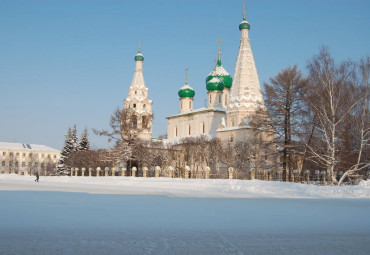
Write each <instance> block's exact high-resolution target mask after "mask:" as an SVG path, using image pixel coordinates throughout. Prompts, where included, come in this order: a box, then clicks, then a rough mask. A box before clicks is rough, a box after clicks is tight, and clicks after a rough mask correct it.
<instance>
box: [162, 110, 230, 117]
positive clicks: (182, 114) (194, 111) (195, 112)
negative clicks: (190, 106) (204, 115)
mask: <svg viewBox="0 0 370 255" xmlns="http://www.w3.org/2000/svg"><path fill="white" fill-rule="evenodd" d="M225 111H226V110H225V108H222V107H212V108H207V107H202V108H199V109H196V110H193V111H189V112H184V113H180V114H176V115H171V116H168V117H167V119H170V118H174V117H180V116H185V115H193V114H197V113H201V112H225Z"/></svg>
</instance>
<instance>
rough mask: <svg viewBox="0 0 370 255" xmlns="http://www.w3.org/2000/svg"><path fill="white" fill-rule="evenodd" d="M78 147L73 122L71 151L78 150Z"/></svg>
mask: <svg viewBox="0 0 370 255" xmlns="http://www.w3.org/2000/svg"><path fill="white" fill-rule="evenodd" d="M78 147H79V144H78V138H77V128H76V124H75V125H74V127H73V129H72V132H71V151H78Z"/></svg>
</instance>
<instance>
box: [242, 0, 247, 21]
mask: <svg viewBox="0 0 370 255" xmlns="http://www.w3.org/2000/svg"><path fill="white" fill-rule="evenodd" d="M243 20H247V18H246V16H245V2H243Z"/></svg>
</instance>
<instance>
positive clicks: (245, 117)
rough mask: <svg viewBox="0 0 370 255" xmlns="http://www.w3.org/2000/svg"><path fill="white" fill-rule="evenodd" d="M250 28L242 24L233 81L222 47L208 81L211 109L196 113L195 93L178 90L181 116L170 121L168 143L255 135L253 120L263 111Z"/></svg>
mask: <svg viewBox="0 0 370 255" xmlns="http://www.w3.org/2000/svg"><path fill="white" fill-rule="evenodd" d="M249 29H250V24H249V23H248V22H247V21H246V17H245V11H244V13H243V21H242V22H241V23H240V24H239V30H240V32H241V40H240V46H239V52H238V57H237V61H236V65H235V72H234V79H232V78H231V76H230V74H229V73H228V72H227V71H226V70H225V69H224V68H223V66H222V63H221V52H220V47H219V51H218V61H217V64H216V66H215V68H214V70H213V71H212V72H211V73H210V74H209V75H208V76H207V78H206V88H207V90H208V107H204V108H200V109H196V110H193V101H194V95H195V91H194V90H193V89H192V88H191V87H190V86H189V84H188V82H187V78H186V81H185V85H184V86H183V87H182V88H181V89H180V90H179V92H178V95H179V97H180V113H179V114H176V115H172V116H169V117H167V119H168V122H167V124H168V127H167V128H168V130H167V136H168V139H169V140H175V139H179V138H183V137H189V136H198V135H202V134H204V135H208V136H211V137H218V138H220V139H221V141H231V142H233V141H237V140H241V141H248V140H250V138H251V136H253V132H252V130H251V128H250V126H249V125H248V123H249V120H250V117H251V116H252V115H253V114H255V113H256V111H257V110H258V109H259V108H260V107H262V108H263V107H264V103H263V97H262V93H261V88H260V83H259V79H258V74H257V69H256V66H255V62H254V58H253V54H252V49H251V45H250V42H249Z"/></svg>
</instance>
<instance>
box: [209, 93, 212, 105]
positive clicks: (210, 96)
mask: <svg viewBox="0 0 370 255" xmlns="http://www.w3.org/2000/svg"><path fill="white" fill-rule="evenodd" d="M209 103H210V104H212V95H209Z"/></svg>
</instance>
